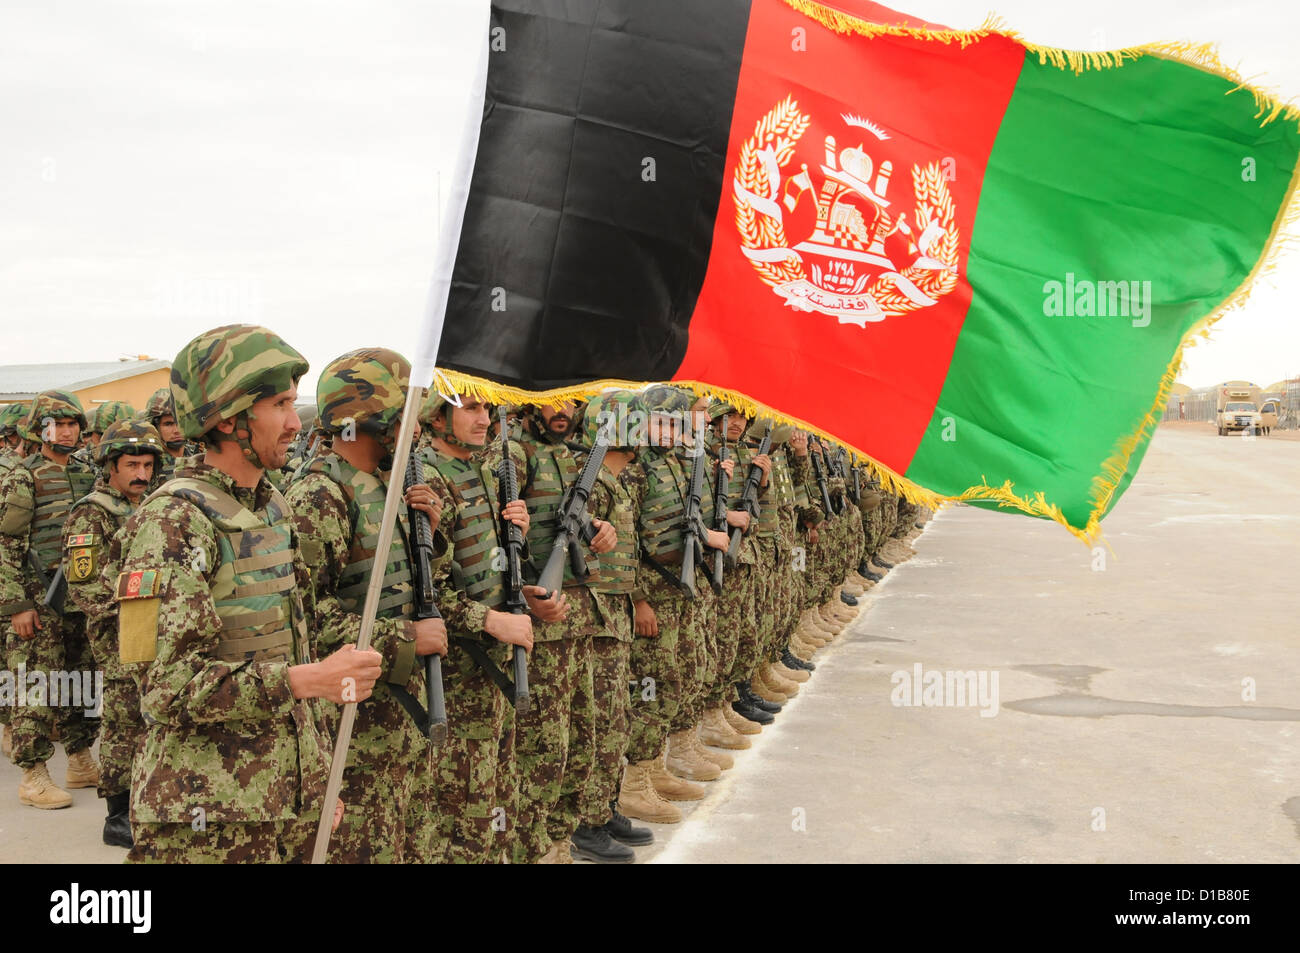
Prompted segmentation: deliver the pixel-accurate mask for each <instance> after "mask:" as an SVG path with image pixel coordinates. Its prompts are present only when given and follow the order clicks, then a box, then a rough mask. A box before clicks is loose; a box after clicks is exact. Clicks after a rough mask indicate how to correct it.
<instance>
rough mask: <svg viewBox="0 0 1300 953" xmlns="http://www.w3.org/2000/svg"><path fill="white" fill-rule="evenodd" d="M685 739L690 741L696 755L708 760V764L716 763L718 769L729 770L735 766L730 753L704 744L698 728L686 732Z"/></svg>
mask: <svg viewBox="0 0 1300 953" xmlns="http://www.w3.org/2000/svg"><path fill="white" fill-rule="evenodd" d="M686 740H687V741H689V742H690V743H691V748H692V750H694V752H695V753H696V754H697V755H699V756H700V757H701V758H703V759H704V760H705V761H707V762H709V764H713V765H717V767H718V769H719V770H720V771H730V770H731V769H732V768H734V767H735V766H736V762H735V761H734V760H733V759H732V757H731V755H729V754H727V753H726V752H725V751H714V750H713V749H712V748H709V747H708V746H706V745H705V744H704V742H703V740H701V738H700V735H699V731H698V730H696V731H691V732H688V733H687V735H686Z"/></svg>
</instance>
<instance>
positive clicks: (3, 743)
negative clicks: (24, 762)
mask: <svg viewBox="0 0 1300 953" xmlns="http://www.w3.org/2000/svg"><path fill="white" fill-rule="evenodd" d="M0 754H3V755H4V756H5V757H6V758H12V757H13V756H14V736H13V734H12V733H11V732H10V731H9V726H8V725H5V726H4V732H3V737H0Z"/></svg>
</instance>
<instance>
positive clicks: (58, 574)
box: [27, 549, 68, 615]
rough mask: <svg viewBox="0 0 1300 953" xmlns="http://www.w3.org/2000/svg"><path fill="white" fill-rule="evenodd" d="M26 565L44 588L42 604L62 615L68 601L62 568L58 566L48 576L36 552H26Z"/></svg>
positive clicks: (66, 585)
mask: <svg viewBox="0 0 1300 953" xmlns="http://www.w3.org/2000/svg"><path fill="white" fill-rule="evenodd" d="M27 564H28V565H29V566H31V568H32V572H33V573H34V574H35V576H36V581H37V582H39V583H40V584H41V585H42V586H43V587H44V588H45V598H44V599H43V600H42V602H43V604H44V605H45V606H47V607H49V608H51V609H53V610H54V611H55V612H57V613H59V615H62V614H63V604H64V603H65V602H66V601H67V599H68V580H67V579H66V578H65V577H64V575H63V566H62V565H60V566H59V568H58V569H56V570H55V571H54V575H53V576H50V574H49V573H48V572H46V571H45V567H44V566H42V565H41V558H40V557H39V556H37V555H36V550H34V549H29V550H27Z"/></svg>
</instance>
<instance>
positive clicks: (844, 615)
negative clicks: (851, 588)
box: [831, 599, 858, 625]
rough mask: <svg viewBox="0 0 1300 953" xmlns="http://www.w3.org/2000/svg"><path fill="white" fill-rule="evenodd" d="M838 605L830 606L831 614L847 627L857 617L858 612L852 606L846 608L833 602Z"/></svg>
mask: <svg viewBox="0 0 1300 953" xmlns="http://www.w3.org/2000/svg"><path fill="white" fill-rule="evenodd" d="M835 601H836V602H837V603H839V604H838V605H832V606H831V613H832V614H833V615H834V617H835V618H837V619H839V620H840V621H841V622H843V623H844V624H845V625H848V624H849V623H850V622H852V621H853V620H854V619H856V618H857V617H858V610H857V609H856V608H854V607H853V606H846V605H845V604H844V603H842V602H839V600H838V599H837V600H835Z"/></svg>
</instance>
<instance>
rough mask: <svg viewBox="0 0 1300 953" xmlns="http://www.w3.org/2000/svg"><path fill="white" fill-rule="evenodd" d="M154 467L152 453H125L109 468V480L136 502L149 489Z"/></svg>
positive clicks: (120, 491) (116, 488)
mask: <svg viewBox="0 0 1300 953" xmlns="http://www.w3.org/2000/svg"><path fill="white" fill-rule="evenodd" d="M153 467H154V455H153V454H152V453H132V454H123V455H122V456H120V457H118V458H117V459H116V460H114V461H113V464H112V466H110V467H109V468H108V482H109V484H110V485H111V486H112V487H113V489H115V490H117V491H118V492H119V493H121V494H123V495H124V496H125V497H126V498H127V499H128V500H130V501H131V502H132V503H135V502H137V501H138V500H139V499H140V497H142V496H143V495H144V491H145V490H147V489H149V481H150V480H152V479H153Z"/></svg>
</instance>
